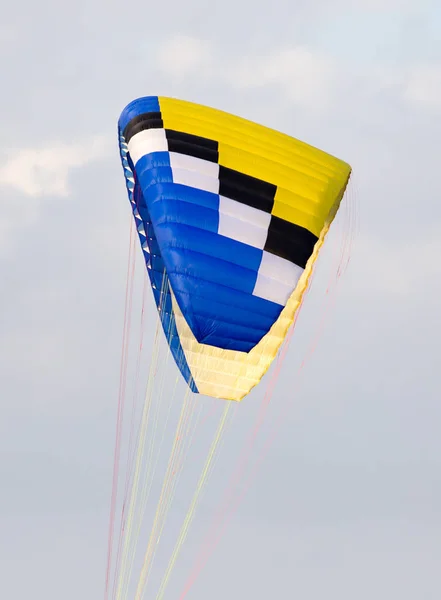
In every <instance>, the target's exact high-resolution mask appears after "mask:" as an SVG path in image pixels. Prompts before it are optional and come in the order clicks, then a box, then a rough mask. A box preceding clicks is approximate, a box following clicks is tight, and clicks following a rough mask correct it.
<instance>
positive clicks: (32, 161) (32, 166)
mask: <svg viewBox="0 0 441 600" xmlns="http://www.w3.org/2000/svg"><path fill="white" fill-rule="evenodd" d="M108 148H109V146H108V144H107V141H106V140H105V139H104V138H102V137H95V138H92V139H90V140H87V141H86V142H83V143H76V144H66V143H63V142H58V143H53V144H47V145H46V146H43V147H40V148H22V149H18V150H10V151H9V152H8V154H9V159H7V160H6V162H5V163H4V164H3V166H2V167H0V185H4V186H10V187H13V188H15V189H17V190H19V191H20V192H22V193H24V194H26V195H28V196H34V197H38V196H46V195H56V196H67V195H68V193H69V188H68V177H69V172H70V170H71V169H72V168H75V167H82V166H84V165H86V164H87V163H89V162H90V161H93V160H97V159H100V158H102V157H104V156H106V155H107V154H108Z"/></svg>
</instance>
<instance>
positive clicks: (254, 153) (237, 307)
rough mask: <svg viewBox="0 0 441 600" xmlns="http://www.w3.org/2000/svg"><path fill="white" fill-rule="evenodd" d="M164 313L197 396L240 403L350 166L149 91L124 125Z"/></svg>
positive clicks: (127, 162)
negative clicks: (150, 94) (151, 93)
mask: <svg viewBox="0 0 441 600" xmlns="http://www.w3.org/2000/svg"><path fill="white" fill-rule="evenodd" d="M118 135H119V147H120V153H121V161H122V165H123V169H124V176H125V179H126V185H127V190H128V195H129V199H130V202H131V205H132V210H133V215H134V218H135V222H136V225H137V231H138V235H139V240H140V243H141V246H142V249H143V253H144V257H145V262H146V267H147V271H148V275H149V280H150V284H151V287H152V291H153V295H154V298H155V302H156V306H157V308H158V310H159V311H162V314H161V322H162V327H163V330H164V333H165V334H166V337H167V340H168V344H169V346H170V350H171V352H172V355H173V357H174V360H175V362H176V364H177V366H178V368H179V370H180V371H181V373H182V376H183V377H184V379H185V380H186V382H187V384H188V386H189V387H190V389H191V390H192V391H193V392H195V393H200V394H203V395H207V396H212V397H214V398H220V399H225V400H235V401H240V400H242V399H243V398H244V397H245V396H246V395H247V394H248V393H249V392H250V391H251V390H252V388H253V387H254V386H256V385H257V384H258V383H259V381H260V380H261V378H262V377H263V375H264V374H265V373H266V371H267V370H268V368H269V367H270V365H271V363H272V361H273V359H274V358H275V357H276V355H277V353H278V350H279V348H280V346H281V344H282V343H283V340H284V339H285V336H286V335H287V333H288V330H289V328H290V326H291V325H292V323H293V321H294V318H295V315H296V311H297V310H298V308H299V306H300V303H301V299H302V296H303V294H304V292H305V290H306V289H307V287H308V281H309V278H310V276H311V273H312V269H313V265H314V263H315V261H316V259H317V257H318V255H319V252H320V249H321V247H322V245H323V242H324V239H325V236H326V234H327V232H328V230H329V227H330V224H331V223H332V221H333V219H334V217H335V215H336V213H337V210H338V208H339V205H340V202H341V199H342V197H343V195H344V192H345V189H346V186H347V184H348V181H349V178H350V175H351V167H350V166H349V165H348V164H347V163H345V162H344V161H342V160H339V159H338V158H336V157H334V156H331V155H329V154H327V153H325V152H323V151H322V150H319V149H317V148H314V147H312V146H310V145H308V144H306V143H304V142H301V141H299V140H297V139H295V138H292V137H290V136H288V135H285V134H283V133H280V132H278V131H275V130H272V129H269V128H267V127H264V126H261V125H258V124H255V123H252V122H250V121H247V120H245V119H243V118H240V117H237V116H234V115H231V114H228V113H225V112H222V111H220V110H217V109H214V108H209V107H206V106H201V105H198V104H194V103H191V102H187V101H183V100H177V99H172V98H166V97H161V96H148V97H143V98H139V99H137V100H134V101H133V102H131V103H130V104H128V106H126V108H125V109H124V110H123V111H122V113H121V116H120V118H119V122H118Z"/></svg>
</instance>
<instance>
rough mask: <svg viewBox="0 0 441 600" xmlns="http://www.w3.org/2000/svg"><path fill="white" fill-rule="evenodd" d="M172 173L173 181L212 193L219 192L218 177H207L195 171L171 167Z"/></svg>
mask: <svg viewBox="0 0 441 600" xmlns="http://www.w3.org/2000/svg"><path fill="white" fill-rule="evenodd" d="M172 174H173V183H179V184H181V185H188V186H189V187H193V188H198V189H200V190H205V191H206V192H212V193H213V194H218V193H219V179H217V178H215V177H209V176H207V175H203V174H201V173H198V172H197V171H187V170H186V169H172Z"/></svg>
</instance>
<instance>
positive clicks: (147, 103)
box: [118, 96, 160, 131]
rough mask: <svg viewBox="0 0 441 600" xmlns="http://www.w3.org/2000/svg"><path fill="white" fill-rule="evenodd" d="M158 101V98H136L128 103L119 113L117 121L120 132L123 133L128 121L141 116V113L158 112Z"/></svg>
mask: <svg viewBox="0 0 441 600" xmlns="http://www.w3.org/2000/svg"><path fill="white" fill-rule="evenodd" d="M159 111H160V108H159V99H158V96H146V97H144V98H137V99H136V100H133V102H130V104H128V105H127V106H126V107H125V108H124V110H123V111H122V113H121V116H120V118H119V121H118V126H119V129H120V131H124V129H125V128H126V127H127V125H128V124H129V123H130V121H131V120H132V119H133V118H134V117H137V116H138V115H142V114H143V113H148V112H159Z"/></svg>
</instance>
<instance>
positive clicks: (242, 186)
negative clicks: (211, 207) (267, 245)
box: [219, 165, 277, 213]
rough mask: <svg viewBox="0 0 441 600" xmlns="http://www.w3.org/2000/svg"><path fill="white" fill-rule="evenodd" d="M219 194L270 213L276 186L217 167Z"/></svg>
mask: <svg viewBox="0 0 441 600" xmlns="http://www.w3.org/2000/svg"><path fill="white" fill-rule="evenodd" d="M219 182H220V183H219V194H220V195H221V196H226V197H227V198H231V199H232V200H237V202H241V203H242V204H247V205H248V206H252V207H253V208H257V209H259V210H263V211H264V212H267V213H270V212H271V211H272V209H273V206H274V196H275V195H276V191H277V186H275V185H273V184H272V183H268V182H266V181H262V180H261V179H257V178H256V177H251V176H250V175H245V174H244V173H240V172H239V171H234V170H233V169H228V168H227V167H223V166H222V165H221V166H220V167H219Z"/></svg>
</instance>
